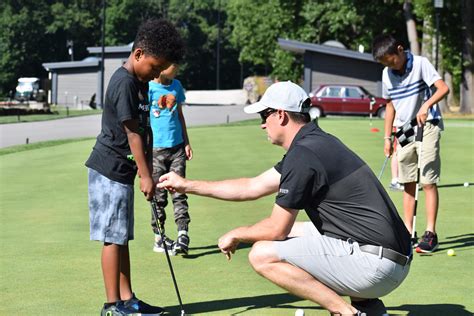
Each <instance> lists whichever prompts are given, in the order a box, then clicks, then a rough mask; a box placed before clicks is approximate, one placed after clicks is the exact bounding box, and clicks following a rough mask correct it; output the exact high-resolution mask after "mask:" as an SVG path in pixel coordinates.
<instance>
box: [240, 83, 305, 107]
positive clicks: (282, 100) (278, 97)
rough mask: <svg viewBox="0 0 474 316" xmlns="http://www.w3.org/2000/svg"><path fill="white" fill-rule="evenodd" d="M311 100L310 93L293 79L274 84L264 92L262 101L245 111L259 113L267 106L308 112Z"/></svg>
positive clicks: (251, 105)
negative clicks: (292, 80)
mask: <svg viewBox="0 0 474 316" xmlns="http://www.w3.org/2000/svg"><path fill="white" fill-rule="evenodd" d="M310 106H311V100H310V98H309V96H308V94H307V93H306V92H305V91H304V90H303V89H302V88H301V87H300V86H299V85H297V84H295V83H293V82H291V81H282V82H277V83H274V84H272V85H271V86H270V87H268V89H267V90H266V91H265V93H264V94H263V96H262V98H261V99H260V101H258V102H257V103H253V104H250V105H248V106H246V107H245V108H244V111H245V113H249V114H252V113H258V112H261V111H263V110H265V109H267V108H272V109H277V110H285V111H288V112H300V113H308V111H309V108H310Z"/></svg>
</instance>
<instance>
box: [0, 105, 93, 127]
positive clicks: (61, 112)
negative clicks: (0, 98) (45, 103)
mask: <svg viewBox="0 0 474 316" xmlns="http://www.w3.org/2000/svg"><path fill="white" fill-rule="evenodd" d="M51 111H52V112H54V113H53V114H32V115H20V116H17V115H8V116H0V124H9V123H24V122H37V121H49V120H57V119H63V118H67V117H75V116H83V115H94V114H101V113H102V110H92V109H89V110H71V109H69V110H68V109H66V108H65V107H52V108H51Z"/></svg>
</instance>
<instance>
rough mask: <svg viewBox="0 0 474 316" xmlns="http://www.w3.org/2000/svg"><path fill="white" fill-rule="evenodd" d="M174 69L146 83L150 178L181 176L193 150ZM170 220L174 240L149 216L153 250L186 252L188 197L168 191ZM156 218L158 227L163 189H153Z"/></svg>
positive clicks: (163, 216)
mask: <svg viewBox="0 0 474 316" xmlns="http://www.w3.org/2000/svg"><path fill="white" fill-rule="evenodd" d="M177 71H178V66H177V65H176V64H173V65H171V66H170V67H169V68H167V69H166V70H164V71H162V72H161V74H160V76H159V77H157V78H155V79H154V80H153V81H150V82H149V90H148V96H149V99H150V103H151V108H150V125H151V129H152V131H153V179H154V180H155V181H156V182H157V181H158V179H159V177H160V176H161V175H163V174H165V173H168V172H170V171H174V172H176V173H177V174H179V175H181V176H182V177H185V174H186V160H191V159H192V157H193V151H192V149H191V145H190V144H189V138H188V133H187V130H186V121H185V119H184V115H183V111H182V107H181V106H182V103H183V102H184V101H185V96H184V90H183V87H182V85H181V83H180V81H179V80H177V79H174V78H175V76H176V73H177ZM171 198H172V200H173V206H174V219H175V222H176V225H177V228H178V237H177V240H176V242H174V241H173V240H171V239H169V238H167V237H163V236H161V235H160V234H159V231H158V228H157V227H156V223H155V221H154V219H153V216H152V221H151V226H152V229H153V232H154V233H155V244H154V247H153V250H154V251H155V252H164V246H165V245H166V246H167V247H168V248H169V249H170V250H171V253H172V254H187V253H188V248H189V235H188V228H189V227H188V226H189V222H190V217H189V213H188V202H187V199H188V197H187V196H186V194H182V193H178V192H174V193H171ZM155 199H156V201H157V205H158V220H159V221H160V222H161V224H162V227H164V223H165V220H166V213H165V207H166V206H167V205H168V194H167V191H166V190H156V192H155Z"/></svg>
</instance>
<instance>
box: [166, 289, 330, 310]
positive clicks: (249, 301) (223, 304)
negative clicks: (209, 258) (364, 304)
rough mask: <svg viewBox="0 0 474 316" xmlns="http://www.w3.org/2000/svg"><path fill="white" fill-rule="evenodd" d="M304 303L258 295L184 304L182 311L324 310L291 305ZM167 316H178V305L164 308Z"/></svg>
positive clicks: (290, 297) (289, 297)
mask: <svg viewBox="0 0 474 316" xmlns="http://www.w3.org/2000/svg"><path fill="white" fill-rule="evenodd" d="M300 301H304V300H303V299H301V298H299V297H296V296H293V295H291V294H286V293H283V294H272V295H260V296H251V297H238V298H230V299H223V300H216V301H206V302H198V303H191V304H185V305H184V309H185V311H186V314H187V315H188V314H189V315H190V314H206V313H210V312H217V311H225V310H229V309H235V308H242V310H241V311H238V312H235V313H233V314H230V313H229V315H239V314H244V313H245V312H247V311H250V310H254V309H260V308H276V307H278V308H288V309H291V310H292V311H291V313H290V315H292V314H293V313H294V310H295V309H297V308H304V309H306V310H308V309H311V310H324V309H323V308H322V307H319V306H314V307H308V306H304V307H300V306H297V305H293V304H292V303H295V302H300ZM290 304H292V305H290ZM166 311H167V315H179V314H180V308H179V306H178V305H175V306H168V307H166Z"/></svg>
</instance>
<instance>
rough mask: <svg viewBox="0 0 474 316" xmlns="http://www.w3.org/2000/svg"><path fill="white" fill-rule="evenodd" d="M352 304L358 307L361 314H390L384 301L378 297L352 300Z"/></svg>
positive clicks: (368, 315)
mask: <svg viewBox="0 0 474 316" xmlns="http://www.w3.org/2000/svg"><path fill="white" fill-rule="evenodd" d="M351 305H352V306H353V307H355V308H357V309H358V312H359V313H360V314H356V315H366V316H383V315H388V314H387V309H386V308H385V305H384V304H383V302H382V301H381V300H380V299H378V298H371V299H367V300H363V301H351Z"/></svg>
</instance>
